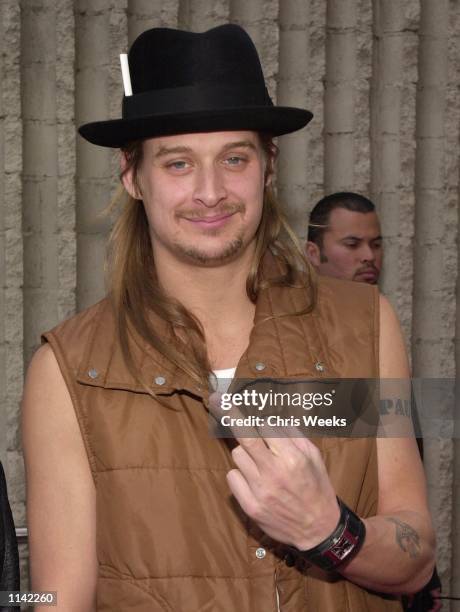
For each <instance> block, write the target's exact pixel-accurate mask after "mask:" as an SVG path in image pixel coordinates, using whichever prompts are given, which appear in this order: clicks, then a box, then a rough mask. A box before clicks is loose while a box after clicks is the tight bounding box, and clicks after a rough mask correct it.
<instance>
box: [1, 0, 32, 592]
mask: <svg viewBox="0 0 460 612" xmlns="http://www.w3.org/2000/svg"><path fill="white" fill-rule="evenodd" d="M20 58H21V12H20V5H19V3H18V2H14V1H13V0H6V1H5V2H2V3H1V4H0V75H1V79H0V168H1V171H0V460H1V461H2V463H3V466H4V468H5V473H6V478H7V483H8V493H9V499H10V503H11V508H12V510H13V514H14V519H15V522H16V524H20V525H21V524H22V525H24V524H25V487H24V469H23V462H22V454H21V442H20V432H19V423H20V416H19V403H20V399H21V395H22V382H23V372H24V368H23V363H24V361H23V354H24V344H23V340H24V334H23V306H24V297H23V291H22V284H23V248H24V244H23V238H22V218H21V217H22V214H21V202H22V182H21V173H22V169H23V157H22V134H23V125H22V120H21V68H20ZM25 557H26V555H25V554H24V551H23V550H21V568H22V573H23V576H25V577H26V576H27V566H26V563H27V561H26V558H25ZM23 586H25V587H26V586H27V580H25V581H23Z"/></svg>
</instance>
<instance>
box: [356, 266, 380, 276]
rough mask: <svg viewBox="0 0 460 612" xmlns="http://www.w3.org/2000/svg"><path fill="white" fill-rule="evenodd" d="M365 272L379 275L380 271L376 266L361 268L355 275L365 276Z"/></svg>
mask: <svg viewBox="0 0 460 612" xmlns="http://www.w3.org/2000/svg"><path fill="white" fill-rule="evenodd" d="M364 272H375V273H376V274H378V272H379V271H378V270H377V268H376V267H375V266H373V265H372V264H371V265H369V264H368V265H366V266H362V267H361V268H358V269H357V270H356V272H355V274H363V273H364Z"/></svg>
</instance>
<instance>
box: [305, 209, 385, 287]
mask: <svg viewBox="0 0 460 612" xmlns="http://www.w3.org/2000/svg"><path fill="white" fill-rule="evenodd" d="M307 254H308V257H309V259H310V261H311V263H312V264H313V265H314V266H315V267H316V268H317V269H318V272H319V273H320V274H325V275H326V276H335V277H336V278H343V279H345V280H353V281H361V282H365V283H371V284H373V285H375V284H377V283H378V280H379V275H380V270H381V268H382V256H383V252H382V237H381V234H380V223H379V220H378V217H377V214H376V213H375V212H368V213H360V212H352V211H349V210H345V209H343V208H336V209H334V210H333V211H332V212H331V214H330V215H329V226H328V229H326V230H325V232H324V233H323V244H322V247H321V249H320V248H319V247H318V245H316V244H314V243H312V242H308V243H307Z"/></svg>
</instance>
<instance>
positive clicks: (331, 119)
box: [324, 0, 358, 193]
mask: <svg viewBox="0 0 460 612" xmlns="http://www.w3.org/2000/svg"><path fill="white" fill-rule="evenodd" d="M357 9H358V7H357V0H328V1H327V24H326V32H327V35H326V36H327V37H326V78H325V95H324V141H325V157H324V186H325V190H326V192H328V193H330V192H333V191H344V190H353V188H354V167H355V159H356V154H355V145H354V130H355V91H354V82H355V79H356V68H357V65H356V57H357V50H356V26H357V18H358V17H357Z"/></svg>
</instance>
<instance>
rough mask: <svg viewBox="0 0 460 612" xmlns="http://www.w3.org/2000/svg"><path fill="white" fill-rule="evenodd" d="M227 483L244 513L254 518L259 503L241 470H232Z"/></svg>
mask: <svg viewBox="0 0 460 612" xmlns="http://www.w3.org/2000/svg"><path fill="white" fill-rule="evenodd" d="M227 482H228V486H229V487H230V490H231V492H232V493H233V495H234V496H235V498H236V500H237V501H238V503H239V504H240V506H241V507H242V509H243V510H244V512H245V513H246V514H247V515H248V516H251V517H253V516H254V514H255V509H256V505H257V502H256V499H255V497H254V495H253V493H252V491H251V488H250V486H249V484H248V482H247V480H246V479H245V478H244V476H243V474H242V473H241V472H240V471H239V470H230V472H228V474H227Z"/></svg>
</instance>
